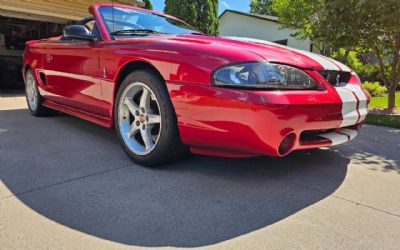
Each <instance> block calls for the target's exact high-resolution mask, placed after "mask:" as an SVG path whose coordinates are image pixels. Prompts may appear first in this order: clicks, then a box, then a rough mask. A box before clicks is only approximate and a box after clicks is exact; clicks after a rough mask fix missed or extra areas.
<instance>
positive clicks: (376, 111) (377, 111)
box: [369, 107, 400, 118]
mask: <svg viewBox="0 0 400 250" xmlns="http://www.w3.org/2000/svg"><path fill="white" fill-rule="evenodd" d="M369 114H371V115H385V116H391V117H396V118H400V108H395V109H393V111H392V112H389V110H388V109H385V108H377V107H374V108H371V109H370V110H369Z"/></svg>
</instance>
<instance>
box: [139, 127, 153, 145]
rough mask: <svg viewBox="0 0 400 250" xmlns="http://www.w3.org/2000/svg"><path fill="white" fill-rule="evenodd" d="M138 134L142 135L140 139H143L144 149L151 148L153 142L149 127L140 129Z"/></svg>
mask: <svg viewBox="0 0 400 250" xmlns="http://www.w3.org/2000/svg"><path fill="white" fill-rule="evenodd" d="M140 135H141V136H142V139H143V142H144V146H145V148H146V150H148V149H150V148H152V147H153V145H154V142H153V138H152V136H151V132H150V129H148V128H146V129H141V130H140Z"/></svg>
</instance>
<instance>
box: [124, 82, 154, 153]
mask: <svg viewBox="0 0 400 250" xmlns="http://www.w3.org/2000/svg"><path fill="white" fill-rule="evenodd" d="M118 125H119V130H120V133H121V136H122V138H123V140H124V142H125V144H126V146H127V147H128V148H129V149H130V150H131V151H132V152H133V153H135V154H137V155H147V154H149V153H150V152H151V151H153V149H154V148H155V147H156V145H157V142H158V139H159V138H160V133H161V109H160V106H159V102H158V100H157V98H156V96H155V94H154V93H153V91H152V90H151V89H150V88H149V87H147V86H146V85H145V84H143V83H140V82H134V83H131V84H129V85H128V86H127V87H126V88H125V90H124V92H123V93H122V95H121V98H120V102H119V106H118Z"/></svg>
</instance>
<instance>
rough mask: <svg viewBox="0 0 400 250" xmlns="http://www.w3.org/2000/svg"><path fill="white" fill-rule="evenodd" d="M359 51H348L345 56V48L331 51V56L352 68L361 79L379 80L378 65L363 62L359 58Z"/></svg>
mask: <svg viewBox="0 0 400 250" xmlns="http://www.w3.org/2000/svg"><path fill="white" fill-rule="evenodd" d="M359 55H360V53H359V52H356V51H349V53H348V54H347V56H346V50H345V49H339V50H338V51H336V52H333V53H332V57H333V58H335V59H336V60H338V61H340V62H342V63H344V64H346V65H347V66H349V67H350V68H351V69H353V70H354V71H355V72H356V73H357V75H358V76H359V77H360V79H361V80H362V81H370V82H375V81H379V65H377V64H363V63H362V62H361V61H360V59H359Z"/></svg>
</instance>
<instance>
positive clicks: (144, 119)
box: [139, 114, 146, 123]
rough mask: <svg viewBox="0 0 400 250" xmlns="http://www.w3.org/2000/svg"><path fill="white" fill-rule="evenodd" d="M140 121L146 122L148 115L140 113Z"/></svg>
mask: <svg viewBox="0 0 400 250" xmlns="http://www.w3.org/2000/svg"><path fill="white" fill-rule="evenodd" d="M139 121H140V122H141V123H144V122H145V121H146V116H145V115H143V114H141V115H139Z"/></svg>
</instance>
